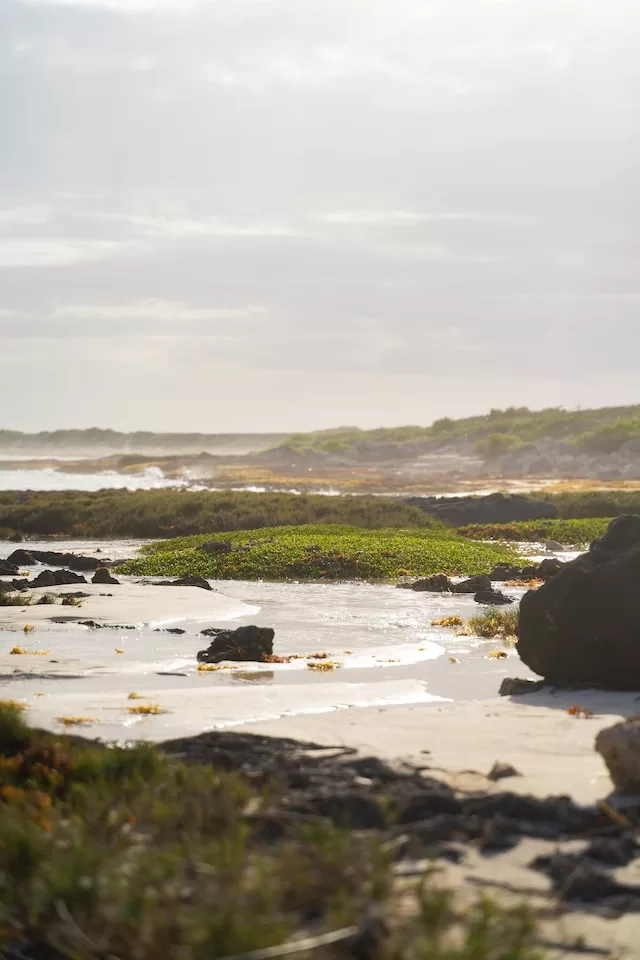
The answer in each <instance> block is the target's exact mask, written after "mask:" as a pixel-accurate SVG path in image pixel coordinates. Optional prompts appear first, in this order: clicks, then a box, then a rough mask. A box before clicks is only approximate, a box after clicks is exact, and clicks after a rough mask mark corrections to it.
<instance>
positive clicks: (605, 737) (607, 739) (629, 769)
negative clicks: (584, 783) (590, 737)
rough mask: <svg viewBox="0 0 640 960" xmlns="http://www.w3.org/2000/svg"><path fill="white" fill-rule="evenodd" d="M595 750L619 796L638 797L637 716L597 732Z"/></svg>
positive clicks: (639, 726) (639, 730) (639, 737)
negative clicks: (630, 795) (632, 795)
mask: <svg viewBox="0 0 640 960" xmlns="http://www.w3.org/2000/svg"><path fill="white" fill-rule="evenodd" d="M596 750H597V751H598V753H599V754H600V755H601V757H602V759H603V760H604V762H605V763H606V765H607V769H608V771H609V776H610V777H611V779H612V781H613V785H614V787H615V788H616V790H617V791H619V793H624V794H640V717H631V718H630V719H629V720H623V721H622V722H621V723H616V724H615V725H614V726H613V727H607V728H606V729H605V730H601V731H600V733H599V734H598V736H597V737H596Z"/></svg>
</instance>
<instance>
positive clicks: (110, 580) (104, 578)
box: [91, 567, 120, 585]
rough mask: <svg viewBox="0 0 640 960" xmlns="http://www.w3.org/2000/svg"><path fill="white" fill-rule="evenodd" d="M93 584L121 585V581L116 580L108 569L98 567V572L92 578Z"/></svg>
mask: <svg viewBox="0 0 640 960" xmlns="http://www.w3.org/2000/svg"><path fill="white" fill-rule="evenodd" d="M91 583H100V584H109V585H111V584H116V585H117V584H119V583H120V581H119V580H116V578H115V577H112V576H111V574H110V573H109V571H108V570H107V568H106V567H98V569H97V570H96V572H95V573H94V575H93V576H92V578H91Z"/></svg>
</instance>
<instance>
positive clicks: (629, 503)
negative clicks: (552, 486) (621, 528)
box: [532, 490, 640, 520]
mask: <svg viewBox="0 0 640 960" xmlns="http://www.w3.org/2000/svg"><path fill="white" fill-rule="evenodd" d="M532 499H534V500H544V501H547V502H549V503H553V504H554V506H555V507H556V508H557V510H558V513H559V515H560V516H561V517H563V518H565V519H568V520H569V519H583V520H585V519H588V518H590V517H619V516H620V515H621V514H623V513H640V490H602V491H593V492H589V493H581V492H572V493H555V494H550V493H541V494H536V495H535V496H533V497H532Z"/></svg>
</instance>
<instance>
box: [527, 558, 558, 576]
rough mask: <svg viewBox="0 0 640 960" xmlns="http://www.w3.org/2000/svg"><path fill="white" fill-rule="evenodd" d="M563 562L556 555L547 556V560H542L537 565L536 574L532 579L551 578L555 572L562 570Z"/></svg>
mask: <svg viewBox="0 0 640 960" xmlns="http://www.w3.org/2000/svg"><path fill="white" fill-rule="evenodd" d="M564 566H565V564H564V563H563V562H562V560H558V559H557V557H549V558H548V559H547V560H543V561H542V563H540V565H539V566H538V571H537V572H538V575H537V577H535V578H534V579H536V580H551V579H552V578H553V577H555V575H556V574H557V573H559V572H560V570H562V568H563V567H564Z"/></svg>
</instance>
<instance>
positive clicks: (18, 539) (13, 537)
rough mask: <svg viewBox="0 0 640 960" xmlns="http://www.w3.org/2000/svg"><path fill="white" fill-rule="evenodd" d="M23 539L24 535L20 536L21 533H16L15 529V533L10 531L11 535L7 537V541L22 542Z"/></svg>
mask: <svg viewBox="0 0 640 960" xmlns="http://www.w3.org/2000/svg"><path fill="white" fill-rule="evenodd" d="M23 540H24V537H23V536H22V534H21V533H18V531H17V530H16V532H15V533H12V534H11V536H10V537H9V543H22V541H23Z"/></svg>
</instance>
